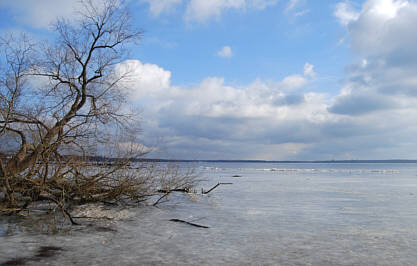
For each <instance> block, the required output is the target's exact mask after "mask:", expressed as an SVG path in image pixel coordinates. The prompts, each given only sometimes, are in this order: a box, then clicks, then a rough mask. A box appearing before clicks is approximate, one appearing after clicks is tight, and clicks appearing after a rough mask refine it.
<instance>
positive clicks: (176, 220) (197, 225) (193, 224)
mask: <svg viewBox="0 0 417 266" xmlns="http://www.w3.org/2000/svg"><path fill="white" fill-rule="evenodd" d="M170 221H171V222H177V223H184V224H188V225H191V226H195V227H199V228H210V227H208V226H205V225H200V224H195V223H190V222H187V221H184V220H180V219H171V220H170Z"/></svg>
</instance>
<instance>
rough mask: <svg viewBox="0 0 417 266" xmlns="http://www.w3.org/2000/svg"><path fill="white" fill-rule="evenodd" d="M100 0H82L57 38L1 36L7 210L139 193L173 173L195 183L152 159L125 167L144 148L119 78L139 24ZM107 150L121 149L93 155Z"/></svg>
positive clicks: (179, 182)
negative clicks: (100, 160)
mask: <svg viewBox="0 0 417 266" xmlns="http://www.w3.org/2000/svg"><path fill="white" fill-rule="evenodd" d="M103 3H104V4H103V5H100V6H97V5H96V4H95V2H93V1H91V0H85V1H83V2H82V4H83V10H82V12H80V19H79V21H77V22H76V23H71V22H69V21H66V20H63V19H60V20H58V21H57V22H56V23H55V25H54V30H55V33H56V40H55V41H54V42H52V43H50V44H42V45H39V44H35V43H34V42H32V41H31V40H30V39H29V38H27V37H26V36H21V37H19V38H14V37H13V36H9V37H7V38H1V46H0V47H1V55H0V60H1V62H0V68H1V69H0V70H1V73H0V120H1V121H0V143H1V147H0V149H1V150H0V153H1V156H2V158H1V160H0V181H1V182H0V184H1V186H2V190H3V192H2V195H3V199H2V202H3V204H2V206H3V207H2V209H3V210H9V211H10V210H12V211H20V210H22V209H25V207H26V206H27V205H28V204H29V203H30V202H33V201H36V200H39V199H47V200H50V201H53V202H55V203H56V204H57V205H59V206H60V207H61V208H62V210H66V209H65V208H66V207H65V206H66V204H67V202H68V201H74V200H78V201H80V202H85V201H92V200H103V201H104V200H109V199H110V200H114V201H118V200H121V199H123V198H125V197H128V198H130V199H134V200H138V201H140V200H141V199H143V198H145V197H146V196H149V195H150V194H152V193H153V192H154V191H157V190H158V188H160V186H161V185H160V184H165V183H166V180H171V181H172V180H176V181H175V182H171V183H176V184H175V186H176V187H178V186H182V187H188V186H190V185H192V183H193V179H192V178H191V176H192V175H190V174H189V173H188V174H184V173H181V174H179V173H178V172H177V171H174V172H173V175H172V176H169V174H167V173H166V171H165V170H161V168H159V167H156V166H155V165H146V166H143V165H142V166H140V167H137V168H136V169H130V168H129V167H128V165H129V160H130V159H132V158H138V157H141V156H143V154H144V152H145V151H144V150H143V149H141V147H142V146H141V145H136V144H135V143H136V139H135V138H136V136H137V134H138V126H137V125H138V124H139V123H138V120H137V119H136V118H137V117H136V116H135V115H134V113H130V112H127V111H126V110H127V108H126V95H125V94H126V90H125V89H124V88H123V87H122V86H120V81H121V80H122V79H123V78H124V77H126V75H128V73H118V72H116V70H115V69H116V68H115V66H116V64H118V63H120V62H122V61H123V60H125V59H126V56H127V52H128V50H129V49H128V48H129V45H132V44H135V43H137V42H138V41H139V40H140V38H141V36H142V31H141V30H138V29H136V28H135V27H134V26H132V25H131V24H130V21H131V19H130V15H129V13H128V12H127V10H126V9H124V8H123V7H122V6H121V5H120V4H119V1H116V0H106V1H103ZM112 137H113V139H112ZM114 137H116V139H114ZM92 151H95V152H92ZM104 151H111V153H112V155H113V157H117V158H124V159H123V160H119V161H118V162H117V163H115V162H114V161H112V162H111V163H107V164H106V165H105V166H103V165H101V166H97V165H92V164H91V158H92V157H91V156H94V155H97V154H101V152H104ZM109 166H111V167H109ZM164 171H165V172H164ZM168 176H169V177H168ZM180 176H181V177H180ZM176 177H178V178H176ZM157 180H159V181H161V182H159V183H158V182H156V181H157ZM164 189H168V190H169V189H170V188H164ZM0 196H1V194H0ZM16 197H19V198H18V199H16ZM0 199H1V198H0Z"/></svg>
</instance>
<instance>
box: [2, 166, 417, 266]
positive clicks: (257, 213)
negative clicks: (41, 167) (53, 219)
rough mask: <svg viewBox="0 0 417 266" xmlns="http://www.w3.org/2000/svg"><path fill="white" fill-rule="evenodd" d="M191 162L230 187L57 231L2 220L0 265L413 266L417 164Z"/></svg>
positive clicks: (208, 183)
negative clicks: (15, 262)
mask: <svg viewBox="0 0 417 266" xmlns="http://www.w3.org/2000/svg"><path fill="white" fill-rule="evenodd" d="M194 166H195V167H197V168H198V169H200V170H201V173H202V175H201V177H202V178H203V179H204V180H205V181H203V182H202V183H201V185H200V186H199V187H198V189H199V188H200V187H204V188H205V189H206V190H207V189H209V188H210V187H212V186H213V185H215V184H217V182H227V183H233V184H231V185H221V186H219V187H218V188H216V189H215V190H214V191H212V192H211V193H209V194H208V195H201V194H197V195H192V196H189V195H187V194H182V193H179V194H175V195H172V196H170V198H169V201H168V202H165V203H162V204H160V205H159V207H158V208H156V207H151V206H149V207H140V208H131V209H128V210H127V213H128V215H127V216H128V217H127V218H126V219H124V220H120V221H106V220H103V221H98V222H97V223H96V224H95V225H91V226H88V224H89V223H90V222H88V221H81V222H82V223H83V224H84V225H83V226H81V227H74V229H72V230H68V231H63V232H59V233H57V234H49V235H48V234H41V233H39V232H37V231H36V230H31V229H30V228H29V227H27V226H26V225H25V224H24V223H23V224H21V223H18V224H15V223H8V222H7V221H8V220H7V219H6V218H5V217H1V219H2V220H1V222H0V265H1V263H4V262H6V261H10V260H13V259H15V260H18V259H19V258H26V265H48V264H49V265H222V264H223V265H416V262H417V165H416V164H399V163H397V164H380V163H375V164H365V163H357V164H342V163H332V164H324V163H303V164H301V163H297V164H272V163H200V164H196V165H194ZM234 176H239V177H234ZM170 219H182V220H186V221H189V222H193V223H196V224H200V225H204V226H208V227H210V228H208V229H205V228H197V227H193V226H190V225H187V224H183V223H175V222H172V221H169V220H170ZM42 246H43V247H45V246H53V247H58V248H59V250H56V251H51V254H50V255H51V256H50V257H48V256H40V255H39V254H40V253H39V252H40V251H39V249H40V247H42Z"/></svg>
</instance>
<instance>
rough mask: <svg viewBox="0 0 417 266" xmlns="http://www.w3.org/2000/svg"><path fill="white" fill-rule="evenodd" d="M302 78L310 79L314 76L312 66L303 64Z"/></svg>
mask: <svg viewBox="0 0 417 266" xmlns="http://www.w3.org/2000/svg"><path fill="white" fill-rule="evenodd" d="M304 76H306V77H311V78H314V77H315V76H316V72H314V65H312V64H310V63H308V62H307V63H305V64H304Z"/></svg>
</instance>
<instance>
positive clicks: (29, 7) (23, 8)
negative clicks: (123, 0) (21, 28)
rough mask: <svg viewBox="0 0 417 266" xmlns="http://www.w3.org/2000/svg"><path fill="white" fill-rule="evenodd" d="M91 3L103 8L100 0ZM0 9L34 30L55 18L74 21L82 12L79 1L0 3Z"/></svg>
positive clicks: (44, 26)
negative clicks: (5, 10) (9, 11)
mask: <svg viewBox="0 0 417 266" xmlns="http://www.w3.org/2000/svg"><path fill="white" fill-rule="evenodd" d="M92 2H93V4H94V5H95V6H96V7H97V8H101V7H103V3H104V2H103V1H101V0H92ZM116 3H117V4H119V2H116ZM0 7H4V8H10V9H11V10H12V14H13V15H14V17H15V18H16V19H17V20H18V21H20V22H23V23H25V24H27V25H30V26H32V27H36V28H48V27H50V26H51V25H52V24H53V23H54V22H55V21H56V19H57V18H65V19H69V20H75V19H77V17H78V16H79V13H78V11H83V10H84V8H83V4H82V3H81V2H80V1H79V0H42V1H32V0H16V1H0Z"/></svg>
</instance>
